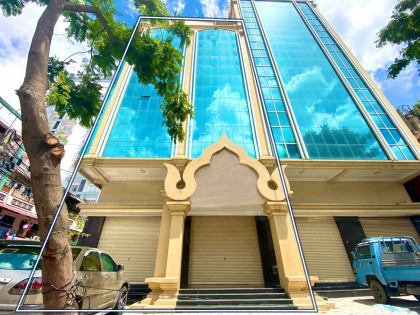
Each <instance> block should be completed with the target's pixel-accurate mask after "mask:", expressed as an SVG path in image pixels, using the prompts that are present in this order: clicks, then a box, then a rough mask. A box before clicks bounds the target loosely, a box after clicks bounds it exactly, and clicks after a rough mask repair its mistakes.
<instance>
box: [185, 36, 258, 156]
mask: <svg viewBox="0 0 420 315" xmlns="http://www.w3.org/2000/svg"><path fill="white" fill-rule="evenodd" d="M196 41H197V43H196V52H195V77H194V82H193V105H194V119H193V120H191V125H192V128H190V133H191V134H190V141H191V149H190V156H191V157H192V158H196V157H199V156H200V155H201V153H202V152H203V150H204V149H205V148H206V147H208V146H209V145H211V144H212V143H215V142H217V141H218V140H219V139H220V136H221V135H222V133H223V132H225V133H226V135H227V136H228V138H229V139H230V140H231V141H233V142H234V143H236V144H238V145H240V146H242V147H243V148H244V149H245V150H246V152H247V153H248V155H249V156H251V157H253V158H255V157H256V149H255V143H254V135H253V132H252V127H251V117H250V110H249V105H250V104H249V101H248V98H247V93H246V87H245V80H244V75H243V69H242V65H241V61H240V57H239V49H238V42H237V38H236V33H235V32H232V31H227V30H222V29H211V30H205V31H200V32H198V34H197V35H196Z"/></svg>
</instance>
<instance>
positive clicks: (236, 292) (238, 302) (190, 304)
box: [176, 288, 297, 311]
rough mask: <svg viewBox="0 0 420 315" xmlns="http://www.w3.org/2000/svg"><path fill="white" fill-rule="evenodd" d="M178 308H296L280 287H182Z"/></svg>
mask: <svg viewBox="0 0 420 315" xmlns="http://www.w3.org/2000/svg"><path fill="white" fill-rule="evenodd" d="M176 309H177V310H197V309H202V310H244V311H247V310H296V309H297V307H296V306H294V305H293V303H292V300H291V299H289V297H288V295H287V294H286V293H285V292H284V290H283V289H280V288H217V289H180V291H179V294H178V301H177V304H176Z"/></svg>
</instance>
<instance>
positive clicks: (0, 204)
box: [0, 203, 38, 219]
mask: <svg viewBox="0 0 420 315" xmlns="http://www.w3.org/2000/svg"><path fill="white" fill-rule="evenodd" d="M0 208H3V209H5V210H9V211H12V212H15V213H19V214H21V215H23V216H25V217H29V218H33V219H38V217H37V216H36V214H33V213H31V212H28V211H25V210H20V209H16V208H15V207H12V206H9V205H6V204H5V203H0Z"/></svg>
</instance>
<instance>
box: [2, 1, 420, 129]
mask: <svg viewBox="0 0 420 315" xmlns="http://www.w3.org/2000/svg"><path fill="white" fill-rule="evenodd" d="M316 3H317V5H318V9H319V10H320V11H321V13H322V14H323V15H324V17H325V18H326V19H327V21H328V22H329V23H330V24H331V25H332V26H333V28H334V29H335V30H336V32H337V33H338V34H339V36H340V37H341V38H342V39H343V41H344V42H345V43H346V44H347V46H348V47H349V48H350V50H351V51H352V52H353V54H354V55H355V56H356V58H357V59H358V60H359V61H360V63H361V64H362V65H363V66H364V68H365V69H366V70H367V72H368V73H369V74H370V75H371V76H372V77H373V78H374V80H375V81H376V82H377V84H378V85H379V86H380V88H381V89H382V91H383V92H384V94H385V95H386V97H387V98H388V99H389V100H390V102H391V104H392V105H393V106H394V107H398V106H400V105H413V104H414V103H416V101H417V100H418V99H420V93H419V91H420V80H419V76H418V72H417V69H416V67H415V65H414V64H411V65H410V66H409V67H408V68H407V69H406V70H404V71H403V72H402V73H401V74H400V75H399V77H398V78H397V79H387V68H388V66H389V65H390V64H391V63H392V62H393V60H394V59H395V58H396V57H398V51H399V47H397V46H390V45H388V46H386V47H384V48H381V49H379V48H376V46H375V40H376V39H377V33H378V32H379V30H380V29H381V28H382V27H384V26H385V25H386V24H387V23H388V21H389V19H390V16H391V14H392V9H393V7H394V6H395V5H396V3H397V0H316ZM166 4H167V6H168V8H169V10H170V11H171V12H172V13H175V12H176V13H177V14H178V15H182V16H185V17H227V14H228V11H229V1H227V0H166ZM133 8H134V6H133V2H132V0H118V4H117V9H118V10H119V11H120V12H121V13H122V15H123V18H124V20H125V22H126V23H127V25H131V24H134V22H135V20H136V17H137V15H136V13H135V11H134V10H133ZM42 11H43V8H41V7H38V6H36V5H34V4H29V5H27V7H25V9H24V11H23V14H22V15H21V16H17V17H7V18H5V17H4V16H3V15H2V14H0V96H1V97H3V98H4V99H5V100H6V101H7V102H8V103H9V104H11V105H12V106H13V107H15V108H19V100H18V98H17V96H16V94H15V90H16V89H18V88H19V86H20V85H21V84H22V82H23V77H24V74H25V67H26V58H27V52H28V49H29V45H30V41H31V38H32V36H33V31H34V29H35V26H36V22H37V20H38V19H39V17H40V15H41V13H42ZM65 27H66V23H65V22H64V21H63V19H60V20H59V22H58V24H57V26H56V28H55V31H54V34H55V35H54V38H53V42H52V46H51V55H56V56H58V57H59V58H62V59H63V58H66V57H67V56H69V55H70V54H72V53H74V52H77V51H82V50H83V49H84V48H83V47H81V45H80V44H74V43H72V42H70V41H68V40H67V39H66V37H65V35H64V34H65ZM82 57H83V55H76V56H75V58H76V59H79V60H80V59H81V58H82ZM0 117H1V118H2V119H3V120H6V121H9V122H10V121H11V119H12V117H11V115H7V114H6V112H5V111H4V110H1V111H0ZM14 127H15V128H17V129H20V128H19V126H16V125H14Z"/></svg>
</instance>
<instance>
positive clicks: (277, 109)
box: [240, 1, 301, 159]
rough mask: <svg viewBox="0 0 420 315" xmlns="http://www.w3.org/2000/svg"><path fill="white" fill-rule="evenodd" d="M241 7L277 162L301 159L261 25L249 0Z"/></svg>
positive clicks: (242, 2) (243, 2)
mask: <svg viewBox="0 0 420 315" xmlns="http://www.w3.org/2000/svg"><path fill="white" fill-rule="evenodd" d="M240 7H241V12H242V16H243V18H244V21H245V29H246V32H247V33H248V38H249V41H250V46H251V54H252V58H253V59H254V63H255V67H256V70H257V76H258V80H259V83H260V86H261V90H262V94H263V101H264V105H265V108H266V110H267V114H268V119H269V124H270V127H271V131H272V133H273V137H274V142H275V145H276V148H277V155H278V157H279V158H280V159H287V158H289V159H299V158H301V156H300V153H299V150H298V147H297V142H296V138H295V136H294V134H293V131H292V125H291V123H290V119H289V117H288V114H287V112H286V107H285V104H284V100H283V97H282V95H281V92H280V88H279V86H280V84H279V83H278V82H277V78H276V77H275V75H274V70H273V66H272V64H271V61H270V59H269V57H268V52H267V47H266V46H265V43H264V39H263V37H262V35H261V30H260V26H259V24H258V22H257V20H256V18H255V12H254V8H253V7H252V5H251V2H249V1H240ZM286 135H287V136H286Z"/></svg>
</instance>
